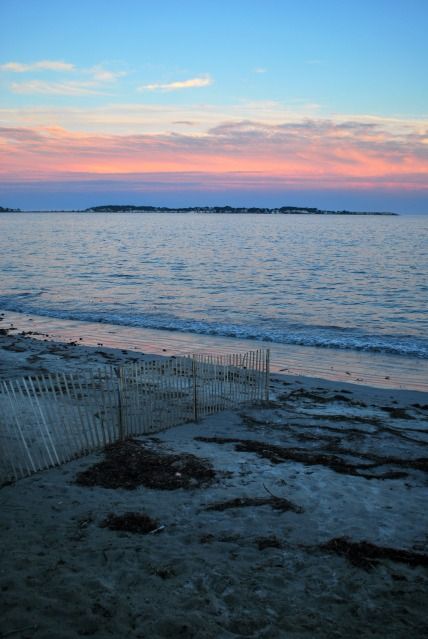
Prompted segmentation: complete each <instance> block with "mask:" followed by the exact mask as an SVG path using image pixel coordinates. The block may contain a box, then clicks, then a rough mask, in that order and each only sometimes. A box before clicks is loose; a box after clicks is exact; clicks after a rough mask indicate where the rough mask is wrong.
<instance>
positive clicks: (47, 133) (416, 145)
mask: <svg viewBox="0 0 428 639" xmlns="http://www.w3.org/2000/svg"><path fill="white" fill-rule="evenodd" d="M0 154H3V156H4V161H3V162H2V163H1V164H0V174H1V175H2V178H3V179H4V180H9V181H16V180H25V181H31V180H39V179H41V178H43V179H46V180H51V181H52V180H53V181H55V180H64V179H66V180H67V179H74V178H75V177H77V176H82V175H85V176H89V177H92V178H100V177H105V178H106V179H107V178H108V179H110V180H114V179H115V178H120V179H122V180H123V179H129V180H131V181H132V180H135V179H139V180H141V181H144V180H145V179H146V177H149V176H150V179H152V177H153V176H156V175H158V176H162V180H163V182H165V183H167V184H171V185H173V184H176V185H177V184H178V183H179V182H180V180H181V179H184V178H185V176H198V180H197V181H198V184H200V185H201V186H200V188H201V189H203V188H204V185H205V186H206V187H207V188H208V187H210V188H211V187H214V188H217V187H218V188H221V184H228V185H229V186H230V185H236V187H237V188H238V187H239V188H240V187H242V185H243V184H246V185H253V186H255V187H256V188H269V185H276V186H278V185H281V186H286V185H287V186H289V187H290V188H292V187H294V186H296V187H297V186H299V187H302V186H305V185H307V186H311V187H315V186H316V187H317V188H333V187H334V188H344V189H345V188H349V187H351V186H352V187H353V188H355V187H361V188H363V187H364V188H387V189H398V188H399V189H412V188H415V187H417V188H418V189H419V190H420V189H427V190H428V180H427V176H428V145H427V133H426V131H425V130H423V129H420V128H419V129H412V128H410V129H408V130H400V131H394V130H391V127H389V128H386V127H384V126H382V124H381V123H376V122H370V121H367V122H361V121H349V122H342V123H337V122H333V121H331V120H307V121H304V122H298V123H296V122H294V123H284V124H273V125H267V124H263V123H259V122H255V121H242V122H224V123H222V124H220V125H218V126H216V127H213V128H211V129H209V130H208V131H207V132H205V133H203V134H199V135H190V134H188V135H183V134H166V133H163V134H141V135H138V134H133V135H117V134H116V135H106V134H104V135H103V134H88V133H84V132H71V131H67V130H65V129H62V128H59V127H57V128H55V127H50V128H47V127H44V128H42V127H39V128H37V129H34V128H19V127H14V128H3V129H0ZM136 176H138V177H136ZM180 176H181V177H180ZM89 177H88V179H89ZM198 188H199V187H198Z"/></svg>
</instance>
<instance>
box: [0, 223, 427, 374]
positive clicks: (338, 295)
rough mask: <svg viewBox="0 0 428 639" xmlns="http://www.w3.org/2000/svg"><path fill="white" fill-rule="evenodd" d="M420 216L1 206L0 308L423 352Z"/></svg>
mask: <svg viewBox="0 0 428 639" xmlns="http://www.w3.org/2000/svg"><path fill="white" fill-rule="evenodd" d="M427 249H428V216H426V217H422V216H420V217H416V216H400V217H367V216H362V217H358V216H352V217H346V216H343V217H338V216H312V215H311V216H298V215H241V214H238V215H221V214H218V215H216V214H214V215H203V214H170V213H167V214H159V213H158V214H152V213H137V214H135V213H129V214H128V213H117V214H110V213H109V214H107V213H106V214H104V213H61V212H51V213H21V214H16V213H15V214H14V213H3V214H0V273H1V283H0V309H3V310H9V311H15V312H20V313H26V314H32V315H39V316H46V317H52V318H59V319H70V320H80V321H89V322H98V323H99V322H101V323H108V324H114V325H122V326H133V327H145V328H151V329H167V330H173V331H180V332H186V333H189V332H190V333H200V334H202V335H222V336H229V337H235V338H241V339H243V338H244V339H250V340H259V341H260V340H261V341H266V342H274V343H279V344H294V345H303V346H311V347H316V348H320V349H327V348H330V349H341V350H348V351H354V352H355V351H366V352H372V353H375V352H377V353H386V354H392V355H396V356H406V357H411V358H415V364H416V360H417V359H418V358H419V359H428V250H427Z"/></svg>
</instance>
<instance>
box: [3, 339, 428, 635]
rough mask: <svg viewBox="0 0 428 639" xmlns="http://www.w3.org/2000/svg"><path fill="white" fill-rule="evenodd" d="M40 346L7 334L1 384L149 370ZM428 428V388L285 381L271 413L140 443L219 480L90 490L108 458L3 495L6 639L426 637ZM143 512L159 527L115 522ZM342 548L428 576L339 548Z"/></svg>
mask: <svg viewBox="0 0 428 639" xmlns="http://www.w3.org/2000/svg"><path fill="white" fill-rule="evenodd" d="M36 337H37V339H35V336H29V335H16V334H15V333H14V332H12V334H8V331H5V333H4V334H1V335H0V375H1V376H2V377H11V376H13V375H15V376H20V375H23V374H31V373H41V372H44V371H46V370H49V371H54V370H64V367H66V370H70V371H71V370H83V369H85V368H87V367H91V366H93V365H94V363H100V362H104V361H107V362H108V363H119V362H121V361H127V358H129V357H134V358H135V357H142V355H137V354H136V353H133V352H132V353H130V352H122V351H115V350H112V349H104V348H103V347H94V348H89V347H83V346H79V345H78V344H77V345H73V344H69V345H64V344H60V343H54V342H50V341H46V342H43V341H42V340H43V336H40V335H38V336H36ZM40 338H41V339H40ZM427 422H428V395H427V394H426V393H418V392H415V391H404V390H403V391H399V390H392V389H379V388H377V389H375V388H370V387H367V386H363V385H358V386H357V385H353V384H347V383H345V382H342V381H341V382H337V381H336V382H334V381H324V380H320V379H311V378H303V377H292V376H275V377H274V378H273V379H272V384H271V402H270V403H269V404H265V405H263V406H245V407H242V408H241V409H240V410H237V411H235V412H224V413H221V414H217V415H214V416H212V417H210V418H209V419H206V420H205V421H203V422H201V423H192V424H186V425H183V426H178V427H175V428H172V429H170V430H168V431H165V432H162V433H158V434H156V436H155V437H145V438H141V440H140V441H141V442H142V443H143V445H144V446H145V447H147V448H148V449H149V450H150V451H152V453H153V454H156V453H162V454H173V455H180V454H193V455H196V456H197V457H198V458H199V459H201V460H203V461H202V463H207V464H208V463H209V464H210V465H211V466H212V468H213V469H214V471H215V477H214V479H213V480H212V481H211V482H207V483H206V484H203V485H201V486H198V485H197V483H196V484H195V483H192V482H190V483H188V484H187V485H186V487H185V488H183V487H181V488H177V489H173V490H164V489H155V488H149V487H145V486H144V485H140V486H138V487H136V488H134V489H133V490H128V489H125V488H104V487H102V486H98V485H94V486H85V485H81V484H79V483H76V479H77V476H78V474H79V473H80V472H82V471H85V470H88V469H90V468H91V467H92V466H93V465H94V464H96V463H99V462H100V461H102V459H103V452H99V453H96V454H92V455H90V456H87V457H85V458H82V459H79V460H76V461H73V462H70V463H69V464H66V465H64V466H62V467H60V468H54V469H51V470H48V471H44V472H40V473H38V474H36V475H33V476H32V477H29V478H26V479H22V480H20V481H18V482H16V483H15V484H12V485H9V486H4V487H3V488H2V489H0V506H1V512H2V516H1V528H0V530H1V545H0V548H1V564H0V592H1V595H2V596H1V610H0V620H1V621H0V624H1V630H0V637H7V636H10V637H22V639H27V638H28V639H30V638H34V639H43V638H46V639H48V638H49V639H52V638H53V637H55V639H56V638H58V639H62V638H64V639H68V638H72V637H80V636H91V637H95V638H97V639H101V638H104V637H106V638H107V637H113V638H122V637H130V638H142V637H147V638H151V639H152V638H153V639H157V638H174V637H184V638H194V639H196V638H198V639H199V638H201V639H205V638H208V639H211V638H212V639H214V638H215V639H217V638H219V639H223V638H224V639H229V638H234V637H252V638H269V639H270V638H272V639H275V638H284V639H285V638H287V639H300V638H302V639H303V638H305V639H306V638H307V639H309V638H316V639H318V638H320V639H321V638H326V639H327V638H329V639H330V638H332V637H351V638H352V637H355V638H356V637H363V638H366V637H367V638H368V637H370V638H379V639H380V638H383V637H388V638H391V639H400V638H401V637H403V638H406V639H407V638H408V637H412V638H418V637H425V636H427V633H428V620H427V614H426V594H427V585H428V567H427V565H426V556H427V554H428V536H427V530H428V526H427V523H428V498H427V495H428V491H427V475H426V468H427V466H426V458H427V452H426V451H427V447H426V445H427V440H428V429H427ZM231 440H232V441H231ZM254 450H255V451H258V452H252V451H254ZM263 451H264V453H263ZM273 452H274V453H275V454H273ZM263 454H264V455H265V456H263ZM424 459H425V461H423V460H424ZM204 460H206V461H204ZM177 468H180V466H177ZM176 472H177V473H180V470H177V471H176ZM178 479H179V477H178ZM275 497H277V498H281V499H285V500H288V501H289V502H291V504H292V505H293V506H294V508H290V509H288V510H287V509H285V510H281V509H278V508H276V507H275V503H276V502H275ZM231 500H239V501H235V502H234V504H232V505H234V506H235V507H229V508H226V507H224V503H223V507H220V508H219V509H217V510H216V509H212V508H209V507H212V506H213V505H214V506H215V505H216V504H219V503H222V502H230V501H231ZM263 502H264V503H263ZM266 502H267V503H266ZM238 503H239V504H241V505H240V506H238V505H237V504H238ZM129 512H134V513H141V514H142V513H144V514H145V515H148V516H149V517H150V518H152V519H153V520H155V521H156V522H157V524H158V526H157V528H158V530H157V532H154V533H153V534H138V533H131V532H126V531H116V530H110V529H109V528H107V527H104V526H102V524H103V522H104V521H105V519H106V517H107V516H108V515H109V514H110V513H113V514H114V515H124V514H125V513H129ZM343 537H346V538H347V539H348V540H349V541H351V542H361V541H366V542H371V543H372V544H376V545H378V546H383V547H388V548H393V549H401V550H407V551H411V552H412V553H416V555H417V556H418V557H420V563H421V564H423V563H424V562H425V565H418V566H412V565H409V564H408V563H403V562H401V561H396V560H393V559H387V558H381V559H379V560H378V562H377V563H375V564H374V565H371V562H368V563H367V562H366V564H365V563H364V561H363V562H362V565H358V562H356V563H357V565H356V564H355V562H354V563H352V562H351V561H350V560H349V558H348V557H346V556H343V555H340V554H336V553H334V552H331V551H329V550H328V549H326V548H325V547H323V545H324V544H326V543H328V542H329V541H331V540H332V539H337V538H343ZM424 558H425V559H424Z"/></svg>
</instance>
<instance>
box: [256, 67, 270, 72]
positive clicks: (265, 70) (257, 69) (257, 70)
mask: <svg viewBox="0 0 428 639" xmlns="http://www.w3.org/2000/svg"><path fill="white" fill-rule="evenodd" d="M253 72H254V73H267V69H266V68H265V67H256V68H255V69H253Z"/></svg>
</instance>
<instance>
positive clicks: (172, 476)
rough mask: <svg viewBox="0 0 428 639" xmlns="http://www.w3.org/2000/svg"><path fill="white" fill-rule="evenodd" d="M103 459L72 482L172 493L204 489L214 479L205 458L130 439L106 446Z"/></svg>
mask: <svg viewBox="0 0 428 639" xmlns="http://www.w3.org/2000/svg"><path fill="white" fill-rule="evenodd" d="M104 456H105V458H104V460H103V461H101V462H99V463H97V464H94V465H93V466H91V467H90V468H88V469H86V470H84V471H83V472H81V473H79V474H78V475H77V477H76V483H77V484H80V485H81V486H102V487H103V488H125V489H128V490H133V489H134V488H137V486H146V487H147V488H154V489H158V490H176V489H177V488H197V487H200V486H204V485H207V484H209V483H210V482H212V481H213V480H214V478H215V471H214V469H213V467H212V465H211V464H210V462H209V461H207V460H206V459H202V458H200V457H196V456H195V455H191V454H188V453H185V454H175V455H173V454H169V453H164V452H159V451H154V450H152V449H150V448H146V447H145V446H143V444H141V443H140V442H138V441H136V440H134V439H127V440H125V441H121V442H117V443H115V444H112V445H111V446H108V447H107V448H106V449H105V450H104Z"/></svg>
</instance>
